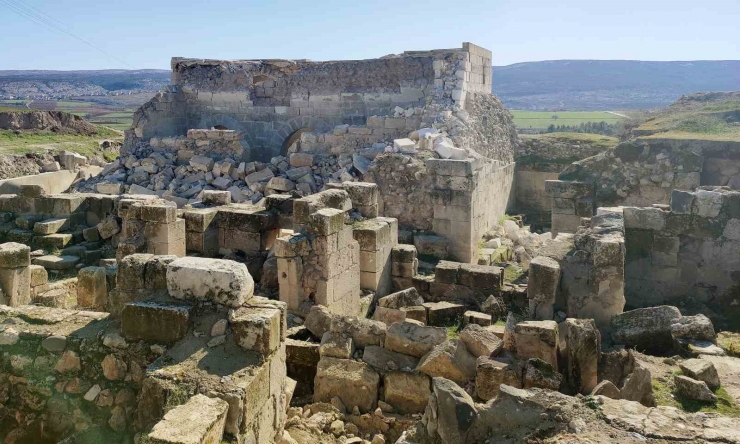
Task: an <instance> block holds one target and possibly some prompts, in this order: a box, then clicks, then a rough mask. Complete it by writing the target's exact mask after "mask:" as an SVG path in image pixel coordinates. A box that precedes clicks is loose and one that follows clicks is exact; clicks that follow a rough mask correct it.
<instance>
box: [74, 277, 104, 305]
mask: <svg viewBox="0 0 740 444" xmlns="http://www.w3.org/2000/svg"><path fill="white" fill-rule="evenodd" d="M107 300H108V282H107V278H106V272H105V268H103V267H86V268H83V269H81V270H80V272H79V274H78V275H77V305H78V306H79V307H81V308H87V309H96V310H102V309H103V308H105V304H106V302H107Z"/></svg>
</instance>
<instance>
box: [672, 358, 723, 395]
mask: <svg viewBox="0 0 740 444" xmlns="http://www.w3.org/2000/svg"><path fill="white" fill-rule="evenodd" d="M678 367H679V368H680V369H681V371H682V372H683V373H684V374H685V375H686V376H688V377H690V378H693V379H696V380H698V381H704V382H705V383H706V384H707V386H709V388H710V389H713V390H714V389H716V388H718V387H719V386H720V380H719V374H718V373H717V369H716V368H715V367H714V364H713V363H712V361H709V360H706V359H687V360H685V361H683V362H681V363H679V364H678Z"/></svg>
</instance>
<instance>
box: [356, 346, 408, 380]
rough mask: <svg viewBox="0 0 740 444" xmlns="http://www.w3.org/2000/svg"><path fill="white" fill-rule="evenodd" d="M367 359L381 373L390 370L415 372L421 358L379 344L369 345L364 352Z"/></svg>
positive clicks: (363, 358) (363, 355) (364, 357)
mask: <svg viewBox="0 0 740 444" xmlns="http://www.w3.org/2000/svg"><path fill="white" fill-rule="evenodd" d="M362 360H363V361H365V362H366V363H368V364H369V365H370V367H372V368H373V369H374V370H375V371H377V372H378V373H380V374H381V375H384V374H386V373H387V372H390V371H402V372H413V371H414V369H415V368H416V366H417V365H419V360H418V359H417V358H414V357H413V356H409V355H405V354H403V353H397V352H394V351H391V350H388V349H387V348H383V347H379V346H377V345H368V346H367V347H365V351H364V353H363V354H362Z"/></svg>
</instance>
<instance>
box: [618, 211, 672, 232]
mask: <svg viewBox="0 0 740 444" xmlns="http://www.w3.org/2000/svg"><path fill="white" fill-rule="evenodd" d="M623 214H624V227H625V228H627V229H641V230H656V231H659V230H662V229H663V228H665V218H666V214H665V211H663V210H661V209H660V208H653V207H648V208H637V207H625V208H624V209H623Z"/></svg>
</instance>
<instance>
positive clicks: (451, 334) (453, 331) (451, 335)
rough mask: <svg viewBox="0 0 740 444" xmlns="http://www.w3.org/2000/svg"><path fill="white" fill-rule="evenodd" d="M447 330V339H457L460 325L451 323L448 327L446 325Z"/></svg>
mask: <svg viewBox="0 0 740 444" xmlns="http://www.w3.org/2000/svg"><path fill="white" fill-rule="evenodd" d="M446 330H447V339H459V338H460V335H459V332H460V325H459V324H458V325H451V326H449V327H446Z"/></svg>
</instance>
